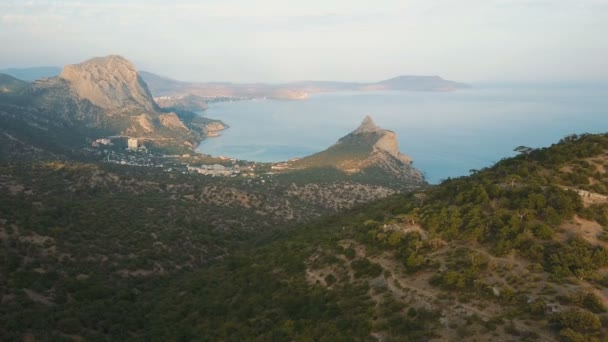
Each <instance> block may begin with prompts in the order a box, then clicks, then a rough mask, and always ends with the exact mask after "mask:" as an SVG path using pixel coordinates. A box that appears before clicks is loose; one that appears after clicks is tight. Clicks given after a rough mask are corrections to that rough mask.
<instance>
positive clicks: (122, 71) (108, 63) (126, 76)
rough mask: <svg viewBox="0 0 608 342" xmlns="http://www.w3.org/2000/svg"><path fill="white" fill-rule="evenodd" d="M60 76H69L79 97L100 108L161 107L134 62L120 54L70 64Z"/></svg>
mask: <svg viewBox="0 0 608 342" xmlns="http://www.w3.org/2000/svg"><path fill="white" fill-rule="evenodd" d="M59 77H60V78H62V79H64V80H67V81H68V82H69V83H70V86H71V88H72V89H73V90H74V91H75V92H76V94H78V96H79V97H80V98H83V99H87V100H89V101H91V102H92V103H93V104H94V105H96V106H99V107H101V108H104V109H121V110H127V109H135V108H137V109H143V110H147V111H156V110H158V106H157V105H156V103H154V100H153V99H152V95H151V94H150V91H149V90H148V87H147V86H146V83H145V82H144V81H143V80H142V79H141V77H140V76H139V74H138V73H137V70H136V69H135V66H134V65H133V64H132V63H131V62H129V61H128V60H126V59H125V58H123V57H121V56H116V55H112V56H107V57H97V58H93V59H90V60H88V61H85V62H83V63H80V64H74V65H67V66H66V67H65V68H64V69H63V71H62V72H61V74H60V75H59Z"/></svg>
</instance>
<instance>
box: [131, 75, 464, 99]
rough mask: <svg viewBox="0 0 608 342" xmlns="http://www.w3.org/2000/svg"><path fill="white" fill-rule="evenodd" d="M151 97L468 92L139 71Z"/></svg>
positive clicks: (401, 80)
mask: <svg viewBox="0 0 608 342" xmlns="http://www.w3.org/2000/svg"><path fill="white" fill-rule="evenodd" d="M141 75H142V77H143V78H144V80H145V81H146V82H147V83H148V85H149V86H150V91H151V92H152V94H153V95H154V96H171V97H178V96H184V95H188V94H193V95H198V96H202V97H205V98H223V97H229V98H275V99H292V100H299V99H305V98H307V97H308V96H309V95H310V94H317V93H328V92H340V91H379V90H396V91H454V90H459V89H464V88H468V87H469V86H468V85H466V84H464V83H459V82H454V81H449V80H445V79H443V78H441V77H438V76H398V77H395V78H392V79H388V80H384V81H379V82H367V83H366V82H338V81H298V82H290V83H280V84H268V83H230V82H182V81H176V80H173V79H170V78H167V77H162V76H159V75H156V74H153V73H151V72H145V71H142V73H141Z"/></svg>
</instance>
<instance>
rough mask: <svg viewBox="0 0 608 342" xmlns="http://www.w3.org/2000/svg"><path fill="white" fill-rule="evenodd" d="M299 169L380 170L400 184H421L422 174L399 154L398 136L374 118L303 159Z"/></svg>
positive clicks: (368, 171) (363, 172)
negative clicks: (327, 146)
mask: <svg viewBox="0 0 608 342" xmlns="http://www.w3.org/2000/svg"><path fill="white" fill-rule="evenodd" d="M295 166H296V167H297V168H300V169H302V168H304V169H306V168H314V167H334V168H336V169H338V170H341V171H344V172H346V173H349V174H365V173H367V174H370V173H377V172H378V171H380V172H382V173H384V174H386V175H388V176H389V177H391V178H393V179H396V180H398V181H402V182H406V183H410V184H417V185H421V184H423V183H424V176H423V175H422V173H421V172H420V171H419V170H417V169H415V168H414V167H413V166H412V159H411V158H410V157H408V156H407V155H405V154H402V153H401V152H400V151H399V146H398V142H397V134H395V132H393V131H389V130H385V129H382V128H380V127H378V126H377V125H376V124H375V123H374V121H373V119H372V118H371V117H370V116H366V117H365V119H364V120H363V122H362V123H361V125H360V126H359V127H358V128H357V129H355V130H354V131H352V132H351V133H349V134H347V135H346V136H344V137H342V138H340V139H339V140H338V141H337V142H336V143H335V144H334V145H333V146H331V147H330V148H328V149H327V150H325V151H322V152H319V153H316V154H313V155H311V156H309V157H306V158H303V159H301V160H300V161H298V162H296V163H295Z"/></svg>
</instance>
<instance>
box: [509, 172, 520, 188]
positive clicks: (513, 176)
mask: <svg viewBox="0 0 608 342" xmlns="http://www.w3.org/2000/svg"><path fill="white" fill-rule="evenodd" d="M519 181H521V177H520V176H519V175H516V174H511V175H509V176H508V177H507V182H509V183H510V184H511V189H513V188H514V187H515V183H517V182H519Z"/></svg>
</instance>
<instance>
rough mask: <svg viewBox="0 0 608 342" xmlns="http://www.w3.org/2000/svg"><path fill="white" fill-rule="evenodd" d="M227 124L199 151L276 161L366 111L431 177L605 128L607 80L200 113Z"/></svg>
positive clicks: (229, 105)
mask: <svg viewBox="0 0 608 342" xmlns="http://www.w3.org/2000/svg"><path fill="white" fill-rule="evenodd" d="M202 114H203V115H204V116H206V117H210V118H214V119H220V120H222V121H224V122H225V123H227V124H228V125H229V126H230V128H229V129H227V130H226V131H224V132H222V135H221V136H220V137H217V138H210V139H207V140H205V141H203V142H202V143H201V144H200V146H199V147H198V151H199V152H201V153H206V154H211V155H214V156H219V155H223V156H229V157H233V158H238V159H245V160H252V161H263V162H274V161H283V160H287V159H290V158H294V157H303V156H306V155H310V154H313V153H315V152H318V151H321V150H324V149H325V148H327V147H329V146H330V145H331V144H333V143H335V142H336V140H337V139H339V138H340V137H342V136H344V135H345V134H347V133H349V132H350V131H352V130H354V129H355V128H356V127H357V126H358V125H359V124H360V123H361V121H362V120H363V118H364V117H365V116H366V115H370V116H372V118H373V119H374V121H375V122H376V124H377V125H379V126H380V127H382V128H385V129H390V130H392V131H395V132H396V133H397V136H398V139H399V148H400V150H401V152H403V153H405V154H407V155H409V156H411V157H412V158H413V159H414V166H415V167H416V168H418V169H420V170H422V171H423V173H424V174H425V177H426V179H427V181H429V182H430V183H437V182H439V181H440V180H442V179H445V178H448V177H458V176H462V175H466V174H468V173H469V170H471V169H481V168H483V167H487V166H491V165H492V164H493V163H495V162H497V161H499V160H500V159H502V158H505V157H509V156H512V155H514V152H513V149H514V148H515V147H516V146H519V145H526V146H530V147H543V146H548V145H550V144H552V143H555V142H557V141H558V140H559V139H561V138H563V137H564V136H565V135H568V134H571V133H579V134H580V133H600V132H606V131H608V85H606V84H582V85H581V84H576V85H569V84H565V85H564V84H560V85H540V84H515V85H505V84H484V85H475V86H474V87H473V88H471V89H466V90H459V91H456V92H446V93H439V92H374V93H360V92H359V93H332V94H319V95H313V96H311V97H310V98H309V99H307V100H299V101H286V100H250V101H236V102H220V103H212V104H211V105H210V106H209V109H208V110H206V111H205V112H204V113H202Z"/></svg>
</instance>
